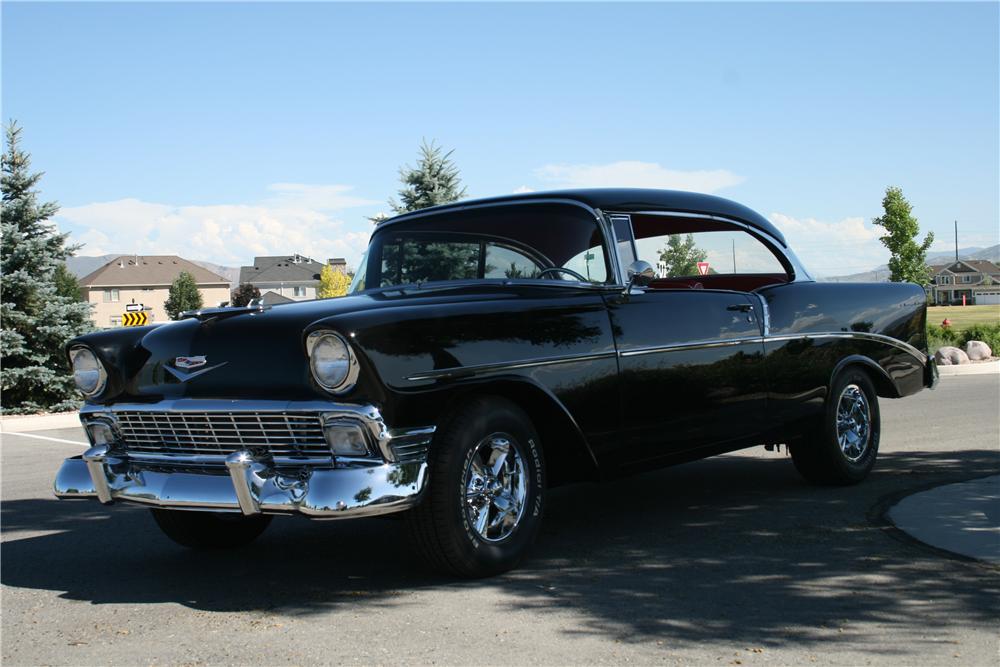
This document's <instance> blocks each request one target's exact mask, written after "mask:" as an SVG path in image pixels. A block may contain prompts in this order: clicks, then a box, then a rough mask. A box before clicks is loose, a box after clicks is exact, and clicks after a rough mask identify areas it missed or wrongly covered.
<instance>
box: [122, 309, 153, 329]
mask: <svg viewBox="0 0 1000 667" xmlns="http://www.w3.org/2000/svg"><path fill="white" fill-rule="evenodd" d="M144 324H149V313H147V312H146V311H144V310H140V311H138V312H134V313H122V326H123V327H141V326H142V325H144Z"/></svg>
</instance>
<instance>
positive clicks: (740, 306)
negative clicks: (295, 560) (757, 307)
mask: <svg viewBox="0 0 1000 667" xmlns="http://www.w3.org/2000/svg"><path fill="white" fill-rule="evenodd" d="M726 310H736V311H739V312H741V313H749V312H750V311H751V310H753V306H752V305H750V304H749V303H734V304H733V305H731V306H726Z"/></svg>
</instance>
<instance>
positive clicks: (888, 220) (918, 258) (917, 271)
mask: <svg viewBox="0 0 1000 667" xmlns="http://www.w3.org/2000/svg"><path fill="white" fill-rule="evenodd" d="M882 210H883V214H882V215H881V216H879V217H877V218H873V219H872V224H873V225H876V226H878V227H882V228H883V229H885V234H884V235H883V236H882V237H881V238H880V239H879V240H880V241H882V245H884V246H885V247H886V248H888V249H889V252H890V253H892V257H890V258H889V280H891V281H893V282H896V283H916V284H918V285H927V284H928V283H929V282H930V279H931V272H930V268H929V267H928V266H927V249H928V248H930V247H931V243H933V242H934V232H927V236H925V237H924V240H923V242H922V243H917V241H916V238H917V235H918V234H920V224H919V223H918V222H917V219H916V218H915V217H913V212H912V207H911V206H910V202H908V201H906V198H905V197H904V196H903V191H902V190H900V189H899V188H895V187H890V188H886V190H885V197H883V198H882Z"/></svg>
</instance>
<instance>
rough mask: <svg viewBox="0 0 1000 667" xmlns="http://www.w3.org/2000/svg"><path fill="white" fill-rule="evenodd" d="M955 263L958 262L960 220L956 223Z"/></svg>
mask: <svg viewBox="0 0 1000 667" xmlns="http://www.w3.org/2000/svg"><path fill="white" fill-rule="evenodd" d="M955 261H956V262H957V261H958V220H956V221H955Z"/></svg>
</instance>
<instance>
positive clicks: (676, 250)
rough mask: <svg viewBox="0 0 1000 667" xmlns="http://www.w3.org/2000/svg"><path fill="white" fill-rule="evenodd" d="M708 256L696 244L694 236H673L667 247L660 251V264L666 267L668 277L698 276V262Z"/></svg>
mask: <svg viewBox="0 0 1000 667" xmlns="http://www.w3.org/2000/svg"><path fill="white" fill-rule="evenodd" d="M706 257H708V254H707V253H706V252H705V251H704V250H702V249H701V248H699V247H698V246H696V245H695V244H694V234H686V235H682V234H672V235H671V236H670V238H669V239H668V240H667V246H666V247H665V248H663V249H662V250H660V263H661V264H663V265H664V266H666V276H667V277H672V276H696V275H698V262H704V261H705V258H706Z"/></svg>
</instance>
